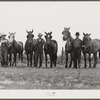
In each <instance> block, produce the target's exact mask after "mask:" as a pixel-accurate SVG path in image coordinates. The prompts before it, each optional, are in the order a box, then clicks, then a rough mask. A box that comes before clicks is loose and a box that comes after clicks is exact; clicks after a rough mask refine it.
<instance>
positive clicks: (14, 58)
mask: <svg viewBox="0 0 100 100" xmlns="http://www.w3.org/2000/svg"><path fill="white" fill-rule="evenodd" d="M16 56H17V53H15V54H14V62H15V66H17V64H16Z"/></svg>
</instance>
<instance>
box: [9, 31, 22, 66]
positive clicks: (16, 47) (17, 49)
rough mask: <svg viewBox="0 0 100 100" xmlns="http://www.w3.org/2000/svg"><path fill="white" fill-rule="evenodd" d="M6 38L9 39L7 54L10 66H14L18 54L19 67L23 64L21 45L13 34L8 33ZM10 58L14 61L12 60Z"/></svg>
mask: <svg viewBox="0 0 100 100" xmlns="http://www.w3.org/2000/svg"><path fill="white" fill-rule="evenodd" d="M8 38H9V48H8V53H9V61H10V66H13V65H14V64H15V66H16V57H17V54H19V60H21V65H22V62H23V43H22V42H21V41H16V40H15V33H10V32H9V36H8ZM12 57H13V58H14V59H12Z"/></svg>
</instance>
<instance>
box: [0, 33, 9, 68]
mask: <svg viewBox="0 0 100 100" xmlns="http://www.w3.org/2000/svg"><path fill="white" fill-rule="evenodd" d="M5 37H6V34H2V35H1V57H2V66H7V65H8V40H7V39H6V38H5Z"/></svg>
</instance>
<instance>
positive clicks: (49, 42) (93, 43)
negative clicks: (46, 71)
mask: <svg viewBox="0 0 100 100" xmlns="http://www.w3.org/2000/svg"><path fill="white" fill-rule="evenodd" d="M69 30H70V28H64V30H63V32H62V35H63V38H62V39H63V40H64V41H66V44H65V54H66V63H65V67H66V68H67V67H69V68H71V66H72V62H73V50H72V42H73V40H74V38H73V37H72V36H71V33H70V31H69ZM26 32H27V36H26V37H27V40H26V42H25V53H26V55H27V66H31V67H32V66H35V62H36V59H35V58H36V53H37V52H36V51H37V50H38V51H41V50H40V49H39V48H37V47H36V44H37V39H34V34H33V32H34V30H32V31H27V30H26ZM44 37H45V43H44V54H45V66H46V67H47V55H49V57H50V67H51V68H52V67H55V66H56V63H57V52H58V43H57V41H56V40H53V39H52V32H48V33H47V32H45V36H44ZM8 38H9V50H8V54H9V59H8V60H9V63H10V66H16V59H17V54H18V57H19V60H20V61H21V62H23V48H24V47H23V43H22V42H21V41H16V40H15V33H9V36H8ZM82 41H83V45H82V53H83V55H84V62H85V64H84V68H87V63H86V61H87V59H86V58H87V57H86V55H87V54H88V55H89V56H88V60H89V68H95V67H96V64H97V52H99V57H100V40H99V39H91V38H90V34H88V33H86V34H85V33H83V40H82ZM36 48H37V49H36ZM68 54H70V56H71V60H70V63H69V66H68ZM91 54H93V56H94V64H93V67H92V66H91ZM32 57H34V62H33V58H32ZM33 64H34V65H33Z"/></svg>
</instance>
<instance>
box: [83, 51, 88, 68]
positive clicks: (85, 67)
mask: <svg viewBox="0 0 100 100" xmlns="http://www.w3.org/2000/svg"><path fill="white" fill-rule="evenodd" d="M83 55H84V62H85V65H84V68H86V67H87V64H86V53H84V54H83Z"/></svg>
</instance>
